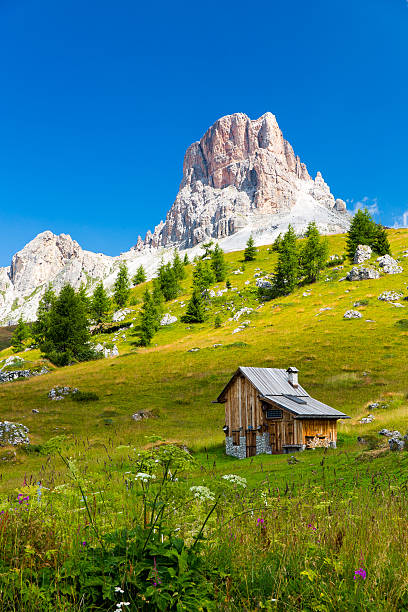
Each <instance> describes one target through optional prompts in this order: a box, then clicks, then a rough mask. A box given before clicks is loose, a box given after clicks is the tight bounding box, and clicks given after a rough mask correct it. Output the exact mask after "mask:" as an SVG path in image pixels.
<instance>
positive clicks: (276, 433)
mask: <svg viewBox="0 0 408 612" xmlns="http://www.w3.org/2000/svg"><path fill="white" fill-rule="evenodd" d="M268 430H269V443H270V445H271V448H272V453H273V454H274V455H277V454H279V453H281V452H282V425H281V422H280V421H276V422H275V423H273V422H272V423H269V424H268Z"/></svg>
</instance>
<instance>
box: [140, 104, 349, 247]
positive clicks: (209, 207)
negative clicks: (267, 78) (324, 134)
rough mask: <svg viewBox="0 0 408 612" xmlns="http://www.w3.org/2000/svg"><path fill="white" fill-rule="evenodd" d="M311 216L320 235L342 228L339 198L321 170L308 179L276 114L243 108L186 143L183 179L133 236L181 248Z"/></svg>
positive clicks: (301, 223)
mask: <svg viewBox="0 0 408 612" xmlns="http://www.w3.org/2000/svg"><path fill="white" fill-rule="evenodd" d="M312 220H315V221H316V223H317V225H318V226H319V228H320V230H321V231H323V232H325V233H336V232H342V231H344V230H346V229H347V228H348V225H349V215H348V213H347V211H346V204H345V202H344V201H343V200H340V199H337V200H335V198H334V197H333V195H332V194H331V192H330V188H329V187H328V185H327V184H326V183H325V182H324V180H323V177H322V175H321V173H320V172H318V173H317V175H316V178H315V179H314V180H313V179H312V178H311V177H310V175H309V173H308V171H307V168H306V166H305V164H304V163H302V162H301V161H300V159H299V157H298V156H296V155H295V154H294V152H293V148H292V147H291V145H290V144H289V143H288V142H287V141H286V140H285V139H284V138H283V135H282V132H281V130H280V129H279V126H278V123H277V121H276V118H275V116H274V115H273V114H272V113H265V114H264V115H262V117H260V118H259V119H256V120H251V119H249V117H248V116H247V115H245V114H244V113H235V114H234V115H227V116H225V117H222V118H221V119H218V121H216V122H215V123H214V125H213V126H211V127H210V128H209V130H207V132H206V133H205V134H204V136H203V137H202V138H201V140H200V141H199V142H194V143H193V144H192V145H190V147H189V148H188V149H187V151H186V154H185V157H184V166H183V180H182V182H181V185H180V190H179V192H178V195H177V197H176V200H175V202H174V204H173V206H172V207H171V209H170V211H169V212H168V214H167V217H166V221H165V222H164V223H163V222H161V223H160V224H159V225H158V226H156V228H155V230H154V232H153V233H151V232H150V231H149V232H147V235H146V238H145V240H144V241H142V239H141V238H140V237H139V240H138V244H137V245H136V248H139V249H141V248H143V247H144V246H151V247H158V246H170V245H177V246H183V247H184V248H188V247H191V246H194V245H196V244H198V243H200V242H202V241H203V240H207V239H208V238H217V239H222V238H226V237H228V236H232V235H234V234H236V233H237V232H240V231H242V230H244V229H245V228H247V230H249V232H248V231H247V232H246V233H253V234H254V235H258V237H259V238H261V235H262V234H269V233H271V232H272V233H274V234H276V230H277V229H278V228H279V229H280V228H281V229H282V231H285V229H286V228H287V225H288V223H292V225H294V227H295V228H296V229H297V230H298V231H299V230H300V231H302V230H303V229H304V228H305V226H306V225H307V223H308V222H309V221H312Z"/></svg>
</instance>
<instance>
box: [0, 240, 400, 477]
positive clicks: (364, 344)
mask: <svg viewBox="0 0 408 612" xmlns="http://www.w3.org/2000/svg"><path fill="white" fill-rule="evenodd" d="M391 242H392V249H393V254H394V255H395V256H398V255H400V254H401V252H402V251H403V249H404V248H405V247H406V246H407V244H408V233H407V232H406V231H404V230H398V231H393V232H392V233H391ZM330 247H331V253H341V252H343V250H344V237H343V236H334V237H331V238H330ZM227 258H228V262H229V265H230V269H231V271H234V270H237V269H239V268H240V267H241V266H242V253H231V254H228V255H227ZM275 260H276V255H275V254H272V255H271V254H269V251H268V250H267V248H266V247H263V248H260V249H259V253H258V257H257V260H256V261H255V262H251V263H247V264H246V265H245V270H244V272H243V274H239V275H234V274H230V275H229V278H230V279H231V282H232V288H235V287H236V288H237V289H238V291H228V292H227V293H225V294H224V295H223V296H222V298H213V300H212V304H211V310H210V312H209V319H208V321H206V322H205V323H204V324H198V325H186V324H183V323H181V322H180V321H178V322H177V323H175V324H173V325H171V326H168V327H165V328H161V329H160V331H159V332H158V333H157V335H156V336H155V338H154V340H153V343H154V345H153V346H152V347H150V348H146V349H145V348H140V347H138V346H137V335H136V332H137V329H136V330H135V328H133V329H129V330H124V331H123V332H120V333H119V334H117V335H118V336H119V341H118V342H117V344H118V348H119V352H120V356H119V357H118V358H114V359H105V360H103V361H97V362H90V363H83V364H79V365H74V366H71V367H66V368H61V369H57V370H56V371H54V372H52V373H50V374H48V375H46V376H42V377H38V378H33V379H30V380H27V381H18V382H15V383H10V384H3V385H1V386H0V418H3V419H8V420H15V421H19V422H20V421H21V422H23V423H24V424H25V425H27V426H28V428H29V430H30V433H31V436H32V440H33V442H36V443H41V442H44V441H46V440H47V439H48V438H49V437H50V436H52V435H55V432H61V431H63V432H65V433H67V434H75V435H76V436H81V435H83V434H86V435H87V437H88V438H90V439H91V438H92V439H93V440H95V441H96V440H103V439H106V437H112V436H115V437H117V438H119V439H121V440H126V441H128V442H132V443H137V444H142V443H143V439H144V436H145V435H150V434H152V433H154V434H160V435H163V436H164V437H166V438H167V439H173V440H179V441H180V442H183V443H185V444H186V445H187V446H188V447H191V448H193V449H194V450H199V449H203V448H204V447H207V448H208V447H211V446H214V445H220V444H221V443H222V441H223V433H222V430H221V428H222V426H223V424H224V420H223V419H224V416H223V407H222V406H220V405H217V404H212V401H213V400H214V399H215V398H216V397H217V395H218V393H219V391H220V390H221V389H222V388H223V386H224V384H225V383H226V381H228V379H229V377H230V376H231V374H232V373H233V372H234V370H235V369H236V368H237V367H238V366H239V365H252V366H260V367H262V366H264V367H280V368H286V367H288V366H289V365H296V366H297V367H298V368H299V370H300V375H299V376H300V381H301V383H302V384H303V385H304V386H305V388H306V389H307V390H308V391H309V392H310V394H311V395H313V396H315V397H317V398H318V399H320V400H322V401H323V402H326V403H328V404H330V405H332V406H334V407H336V408H339V409H340V410H343V411H344V412H345V413H347V414H349V415H350V416H352V417H353V419H352V420H351V421H350V422H346V423H344V424H340V427H339V431H340V435H342V434H344V435H350V436H353V437H354V438H355V437H356V436H357V435H359V434H360V433H361V432H362V431H364V433H366V431H370V430H373V431H376V430H377V429H378V428H379V425H381V426H385V425H387V426H389V427H394V426H395V427H396V426H398V427H399V428H402V429H407V427H408V412H407V407H408V402H407V400H406V392H407V388H408V372H407V371H406V369H405V368H404V361H405V355H406V343H407V335H408V328H407V329H406V328H405V324H404V323H399V322H400V321H401V320H402V321H403V320H404V318H407V320H408V314H407V315H406V314H405V313H406V311H405V310H404V309H403V308H397V307H394V306H393V305H391V304H390V303H386V302H382V301H380V300H378V299H377V297H378V295H379V294H380V293H381V292H382V291H385V290H390V289H392V290H397V291H400V292H404V291H405V290H406V285H407V282H408V266H407V271H404V273H402V274H396V275H385V276H383V277H382V278H381V279H379V280H369V281H360V282H354V283H350V282H348V281H342V282H339V280H338V279H339V278H341V277H342V276H344V275H345V273H346V271H347V269H348V268H347V265H346V267H345V269H344V270H340V271H337V272H331V271H330V269H329V270H328V273H327V275H325V274H324V275H323V278H322V280H321V281H320V282H318V283H316V284H314V285H309V286H307V287H303V288H301V289H299V290H297V291H296V292H295V293H293V294H292V295H290V296H288V297H285V298H281V299H279V300H272V301H269V302H265V303H263V302H259V300H258V298H257V291H256V289H255V280H256V279H255V278H254V274H255V273H256V272H255V270H256V269H258V268H260V269H261V270H262V271H265V272H270V271H272V270H273V268H274V265H275ZM191 270H192V266H191V265H190V266H188V278H187V279H186V280H185V281H184V282H183V286H184V288H185V291H186V293H185V295H184V296H180V297H179V298H178V299H177V300H175V301H173V302H170V303H167V304H166V311H168V312H170V313H171V314H174V315H176V316H177V317H178V318H179V319H180V315H181V314H182V312H183V309H182V308H181V307H180V303H183V302H184V303H185V302H186V301H187V299H188V293H189V287H190V285H191ZM328 278H329V279H330V280H327V279H328ZM247 281H250V284H249V285H246V284H245V283H246V282H247ZM217 287H218V288H221V287H222V285H221V284H219V285H216V286H215V287H214V288H215V289H217ZM143 291H144V285H142V286H139V287H137V288H136V289H134V290H133V294H134V296H133V297H134V298H136V299H138V300H140V301H141V296H142V294H143ZM305 292H307V293H310V295H308V296H306V297H304V296H303V293H305ZM241 296H242V297H241ZM356 302H360V303H361V304H363V305H361V306H357V307H354V309H356V310H359V311H360V312H361V313H362V315H363V317H362V318H361V319H357V320H344V319H343V314H344V312H345V311H346V310H348V309H350V308H353V305H354V304H355V303H356ZM401 303H402V304H404V305H405V304H407V306H408V303H405V302H404V301H401ZM230 304H234V306H235V309H236V311H237V310H239V308H240V307H241V306H251V307H253V308H254V311H253V312H252V313H251V314H250V315H247V314H244V315H243V316H241V318H240V320H239V322H235V321H230V322H228V321H227V319H228V318H230V317H232V316H233V312H232V311H231V310H227V308H226V307H225V305H227V306H228V305H230ZM131 308H132V309H133V313H132V314H131V315H129V320H131V319H133V318H134V316H136V313H137V311H138V308H139V306H135V307H131ZM218 311H220V312H221V313H222V315H223V318H224V321H223V325H222V327H221V328H220V329H215V328H214V323H213V321H214V315H215V312H218ZM248 319H250V325H249V326H248V327H247V328H246V329H245V330H243V331H240V332H237V333H233V331H234V330H235V329H236V328H237V327H238V326H239V323H240V322H242V321H243V320H248ZM136 323H137V321H135V324H136ZM122 334H125V335H126V340H124V339H122V337H121V335H122ZM114 335H115V334H111V335H110V336H98V338H97V340H98V341H99V340H100V341H104V340H112V337H113V336H114ZM214 345H219V346H214ZM192 348H199V349H200V350H199V351H196V352H189V350H190V349H192ZM10 354H11V351H10V349H7V350H5V351H3V352H1V353H0V358H4V357H6V356H8V355H10ZM38 357H39V354H38V353H37V352H36V351H31V352H28V353H24V358H25V359H26V360H28V361H30V360H36V359H38ZM56 385H63V386H65V385H68V386H72V387H78V388H79V389H80V390H82V391H93V392H96V393H97V394H98V396H99V397H100V399H99V401H97V402H92V403H89V404H87V405H86V408H85V407H84V406H83V405H81V403H76V402H73V401H72V400H69V399H65V400H63V401H61V402H53V401H50V400H49V399H48V398H47V393H48V391H49V390H50V389H51V388H52V387H54V386H56ZM377 400H383V403H387V404H388V405H389V407H388V408H387V409H386V410H379V411H378V412H377V413H376V421H374V423H373V424H372V425H368V426H364V427H360V426H358V425H357V424H356V422H357V420H359V419H360V418H361V417H362V416H365V415H366V413H367V409H366V406H367V404H368V403H370V402H374V401H377ZM33 408H34V409H38V410H39V411H40V412H39V414H33V413H32V412H31V410H32V409H33ZM141 409H149V410H152V411H153V413H154V415H155V416H156V417H157V418H154V419H150V420H146V421H143V422H142V423H135V422H134V421H132V419H131V415H132V414H133V413H134V412H136V411H138V410H141ZM107 419H109V420H108V421H107ZM27 467H28V466H27V465H25V466H24V471H25V470H26V469H27ZM16 469H17V468H16ZM16 469H15V468H14V467H13V469H12V471H13V472H15V471H16ZM3 482H4V479H3Z"/></svg>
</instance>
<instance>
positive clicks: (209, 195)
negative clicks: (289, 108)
mask: <svg viewBox="0 0 408 612" xmlns="http://www.w3.org/2000/svg"><path fill="white" fill-rule="evenodd" d="M349 219H350V216H349V214H348V213H347V211H346V205H345V203H344V202H343V200H339V199H337V200H335V199H334V197H333V195H332V194H331V192H330V189H329V187H328V185H326V183H325V182H324V180H323V178H322V175H321V174H320V172H318V173H317V176H316V178H315V179H314V180H313V179H312V178H311V177H310V175H309V173H308V171H307V169H306V166H305V165H304V164H303V163H302V162H301V161H300V159H299V157H297V156H295V154H294V152H293V149H292V147H291V146H290V144H289V143H288V142H287V141H286V140H284V138H283V136H282V132H281V131H280V129H279V126H278V124H277V122H276V119H275V117H274V115H272V114H271V113H266V114H265V115H263V116H262V117H260V118H259V119H256V120H255V121H251V120H250V119H249V118H248V117H247V116H246V115H244V114H243V113H237V114H235V115H228V116H226V117H222V118H221V119H219V120H218V121H217V122H216V123H215V124H214V125H213V126H212V127H211V128H210V129H209V130H208V131H207V132H206V133H205V134H204V136H203V137H202V139H201V140H200V142H195V143H193V144H192V145H191V146H190V147H189V148H188V149H187V152H186V155H185V158H184V168H183V180H182V182H181V185H180V190H179V193H178V195H177V198H176V200H175V202H174V204H173V206H172V207H171V209H170V211H169V213H168V214H167V217H166V221H165V222H160V224H159V225H158V226H157V227H156V228H155V230H154V232H153V233H152V232H150V231H149V232H147V235H146V238H145V240H142V239H141V238H140V237H139V239H138V241H137V244H136V246H135V247H133V248H132V249H131V250H130V251H129V252H127V253H123V254H122V255H120V256H118V257H108V256H107V255H102V254H101V253H91V252H89V251H84V250H83V249H82V248H81V247H80V246H79V244H78V243H77V242H75V240H72V238H71V237H70V236H68V235H66V234H61V235H59V236H56V235H54V234H53V233H52V232H49V231H46V232H43V233H41V234H39V235H38V236H37V237H36V238H34V240H32V241H31V242H29V243H28V244H27V245H26V246H25V247H24V248H23V249H22V250H21V251H19V252H18V253H16V255H14V257H13V259H12V262H11V265H10V266H9V267H7V268H0V324H5V323H12V322H16V321H17V319H18V318H19V316H20V315H21V316H23V318H24V319H25V320H28V321H32V320H34V319H35V315H36V311H37V307H38V302H39V300H40V297H41V295H42V293H43V292H44V291H45V288H46V287H47V286H48V285H49V284H52V285H53V287H54V288H55V290H56V291H58V290H59V289H60V288H61V287H62V286H63V285H64V284H65V283H70V284H71V285H73V286H74V287H75V288H79V287H80V285H81V284H82V283H83V284H84V285H85V286H86V287H87V288H88V289H89V290H91V289H92V287H93V286H94V284H95V283H96V282H97V281H99V280H101V279H103V280H104V284H105V286H106V287H107V288H108V289H109V288H110V287H111V286H112V284H113V282H114V279H115V277H116V273H117V269H118V266H119V264H120V263H121V261H126V263H127V264H128V267H129V271H130V273H131V274H133V273H134V272H135V271H136V268H137V267H138V266H139V265H141V264H142V265H143V266H144V267H145V269H146V271H147V274H148V277H151V276H152V275H153V274H154V272H155V270H156V268H157V266H158V264H159V261H160V258H161V257H162V256H164V257H165V259H166V258H169V257H170V254H171V249H172V247H174V246H177V247H178V248H179V249H186V248H192V247H194V249H193V253H192V255H194V251H196V250H197V252H198V251H199V250H200V249H199V247H198V246H196V245H199V244H200V243H201V242H203V241H204V240H207V239H208V238H216V239H218V240H219V241H220V244H221V246H222V248H223V249H225V250H226V251H228V250H229V251H231V250H236V249H240V248H243V247H244V245H245V242H246V241H247V239H248V237H249V235H251V234H252V235H253V236H254V238H255V242H256V244H258V245H259V244H268V243H270V242H272V241H273V240H274V239H275V237H276V236H277V234H278V233H279V232H284V231H286V229H287V227H288V224H289V223H291V224H292V225H293V226H294V228H295V230H296V231H297V232H298V233H300V232H302V231H304V229H305V228H306V226H307V224H308V223H309V221H311V220H315V221H316V223H317V225H318V227H319V228H320V230H321V231H322V232H324V233H335V232H342V231H345V230H346V229H347V228H348V226H349ZM163 247H164V248H163ZM166 247H168V248H166Z"/></svg>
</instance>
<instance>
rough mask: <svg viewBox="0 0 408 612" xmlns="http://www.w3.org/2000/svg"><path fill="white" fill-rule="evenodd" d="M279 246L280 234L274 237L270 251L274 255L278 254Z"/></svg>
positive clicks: (280, 242) (280, 241)
mask: <svg viewBox="0 0 408 612" xmlns="http://www.w3.org/2000/svg"><path fill="white" fill-rule="evenodd" d="M281 244H282V234H279V235H278V236H276V238H275V241H274V243H273V245H272V251H275V253H279V249H280V245H281Z"/></svg>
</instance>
